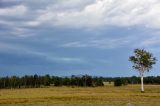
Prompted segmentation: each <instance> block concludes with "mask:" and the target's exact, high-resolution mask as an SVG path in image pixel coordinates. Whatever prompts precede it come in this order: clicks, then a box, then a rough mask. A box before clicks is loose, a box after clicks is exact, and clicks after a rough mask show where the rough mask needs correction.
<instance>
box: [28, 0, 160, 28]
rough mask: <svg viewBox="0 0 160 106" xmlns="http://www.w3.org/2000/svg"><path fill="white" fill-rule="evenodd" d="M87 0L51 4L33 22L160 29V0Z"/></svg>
mask: <svg viewBox="0 0 160 106" xmlns="http://www.w3.org/2000/svg"><path fill="white" fill-rule="evenodd" d="M85 2H86V1H80V0H69V1H63V0H62V1H61V2H57V3H55V4H53V5H49V6H48V7H47V8H46V9H45V10H43V11H42V13H41V15H40V16H39V17H38V18H37V19H36V20H34V21H35V22H33V21H32V23H31V25H39V24H44V23H45V24H51V25H58V26H59V25H61V26H71V27H97V26H134V25H143V26H146V27H151V28H160V24H159V23H160V19H159V18H158V17H160V11H159V10H160V1H159V0H118V1H117V0H95V1H94V2H93V1H92V2H89V3H88V4H85ZM64 4H65V5H64ZM71 4H73V5H74V6H72V5H71ZM80 4H85V5H84V6H82V5H80ZM80 7H81V9H79V8H80ZM82 7H83V8H82Z"/></svg>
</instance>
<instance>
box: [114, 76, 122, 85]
mask: <svg viewBox="0 0 160 106" xmlns="http://www.w3.org/2000/svg"><path fill="white" fill-rule="evenodd" d="M114 86H122V80H121V79H120V78H117V79H115V81H114Z"/></svg>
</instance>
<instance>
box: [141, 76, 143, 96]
mask: <svg viewBox="0 0 160 106" xmlns="http://www.w3.org/2000/svg"><path fill="white" fill-rule="evenodd" d="M141 92H142V93H143V92H144V86H143V75H141Z"/></svg>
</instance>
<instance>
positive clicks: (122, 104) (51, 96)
mask: <svg viewBox="0 0 160 106" xmlns="http://www.w3.org/2000/svg"><path fill="white" fill-rule="evenodd" d="M129 102H130V103H131V104H132V106H160V85H145V93H140V85H128V86H122V87H114V86H111V85H110V86H105V87H93V88H88V87H87V88H82V87H75V88H72V87H52V88H28V89H12V90H11V89H3V90H0V106H127V105H128V103H129Z"/></svg>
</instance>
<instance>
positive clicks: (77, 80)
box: [0, 74, 103, 89]
mask: <svg viewBox="0 0 160 106" xmlns="http://www.w3.org/2000/svg"><path fill="white" fill-rule="evenodd" d="M52 85H53V86H82V87H94V86H103V80H102V78H101V77H92V76H89V75H81V76H75V75H72V76H71V77H58V76H50V75H45V76H38V75H37V74H35V75H25V76H23V77H18V76H11V77H8V76H7V77H0V89H2V88H11V89H12V88H39V87H44V86H52Z"/></svg>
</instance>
